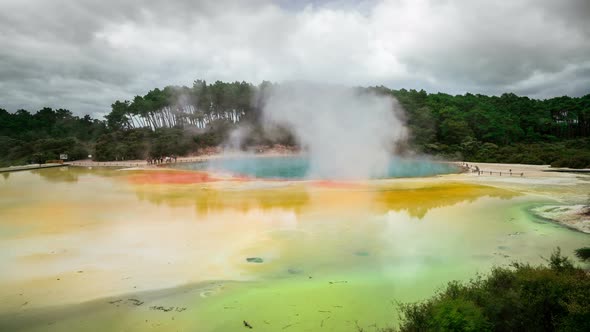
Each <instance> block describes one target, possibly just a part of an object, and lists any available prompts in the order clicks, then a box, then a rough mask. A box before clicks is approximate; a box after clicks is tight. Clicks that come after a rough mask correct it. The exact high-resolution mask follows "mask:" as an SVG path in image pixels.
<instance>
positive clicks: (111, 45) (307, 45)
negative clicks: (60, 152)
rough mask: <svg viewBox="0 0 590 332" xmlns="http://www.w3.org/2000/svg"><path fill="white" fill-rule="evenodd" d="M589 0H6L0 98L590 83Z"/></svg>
mask: <svg viewBox="0 0 590 332" xmlns="http://www.w3.org/2000/svg"><path fill="white" fill-rule="evenodd" d="M588 17H590V1H588V0H579V1H578V0H571V1H568V0H562V1H553V0H506V1H489V0H486V1H476V0H464V1H450V0H449V1H445V0H440V1H435V0H432V1H428V0H412V1H410V0H407V1H406V0H391V1H390V0H365V1H362V0H358V1H354V0H334V1H320V0H313V1H312V0H308V1H288V0H235V1H229V0H211V1H206V0H200V1H199V0H196V1H195V0H180V1H172V0H170V1H162V0H158V1H152V0H129V1H124V0H100V1H91V0H76V1H72V0H0V45H1V46H0V107H1V108H5V109H7V110H9V111H16V110H17V109H19V108H25V109H29V110H36V109H38V108H41V107H43V106H51V107H64V108H68V109H71V110H72V111H73V112H74V113H77V114H88V113H90V114H93V115H95V116H97V115H100V114H104V113H106V112H108V111H109V109H110V104H111V103H112V102H113V101H114V100H116V99H121V100H123V99H131V98H132V97H133V96H134V95H137V94H142V95H143V94H145V93H146V92H147V91H148V90H150V89H153V88H155V87H163V86H166V85H171V84H172V85H191V84H192V82H193V80H195V79H199V78H201V79H206V80H207V81H215V80H226V81H235V80H240V81H241V80H246V81H249V82H252V83H255V84H258V83H260V82H261V81H262V80H271V81H277V82H280V81H288V80H312V81H318V82H328V83H341V84H346V85H385V86H388V87H391V88H415V89H425V90H427V91H429V92H437V91H442V92H447V93H452V94H455V93H464V92H466V91H469V92H473V93H484V94H501V93H503V92H510V91H511V92H515V93H517V94H521V95H528V96H531V97H536V98H547V97H553V96H561V95H570V96H580V95H584V94H587V93H590V19H588Z"/></svg>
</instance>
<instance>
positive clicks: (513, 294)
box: [400, 248, 590, 332]
mask: <svg viewBox="0 0 590 332" xmlns="http://www.w3.org/2000/svg"><path fill="white" fill-rule="evenodd" d="M584 249H589V248H584ZM585 252H586V253H588V252H587V251H585ZM548 261H549V266H531V265H528V264H518V263H514V264H513V265H512V266H511V267H497V268H494V269H492V271H491V273H490V274H489V275H488V276H486V277H479V278H477V279H475V280H472V281H470V282H468V283H465V284H463V283H458V282H456V281H455V282H451V283H449V284H448V285H447V287H446V288H445V289H444V290H443V291H441V292H439V293H438V294H436V295H435V296H434V297H433V298H430V299H428V300H426V301H424V302H421V303H410V304H402V305H401V306H400V311H401V313H402V320H401V324H400V331H402V332H403V331H406V332H413V331H590V276H589V275H588V274H587V273H586V272H585V271H583V270H582V269H579V268H576V267H574V265H573V264H572V263H571V262H570V260H569V259H568V258H567V257H563V256H562V255H561V252H560V250H559V248H558V249H557V250H556V251H555V252H554V253H553V254H552V255H551V258H550V259H549V260H548Z"/></svg>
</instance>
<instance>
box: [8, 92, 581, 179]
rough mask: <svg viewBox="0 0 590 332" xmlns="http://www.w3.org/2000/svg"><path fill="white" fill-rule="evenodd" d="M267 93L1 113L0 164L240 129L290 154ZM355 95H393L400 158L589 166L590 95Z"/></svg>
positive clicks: (172, 95) (167, 96)
mask: <svg viewBox="0 0 590 332" xmlns="http://www.w3.org/2000/svg"><path fill="white" fill-rule="evenodd" d="M269 86H271V83H268V82H263V83H262V84H260V85H259V86H254V85H252V84H249V83H246V82H234V83H224V82H220V81H217V82H215V83H213V84H207V83H206V82H204V81H201V80H198V81H195V82H194V84H193V86H192V87H185V86H183V87H172V86H169V87H166V88H164V89H154V90H152V91H149V92H148V93H147V94H146V95H144V96H136V97H135V98H133V100H132V101H115V102H114V103H113V104H112V109H111V111H110V113H109V114H108V115H107V116H106V117H105V120H96V119H92V118H90V117H89V116H84V117H83V118H79V117H77V116H73V115H72V114H71V113H70V112H69V111H67V110H61V109H60V110H51V109H48V108H44V109H42V110H40V111H38V112H37V113H35V114H31V113H29V112H27V111H24V110H19V111H17V112H16V113H12V114H11V113H8V112H7V111H5V110H1V109H0V164H4V165H5V164H9V163H13V164H16V163H24V162H28V161H34V162H38V161H44V160H47V159H56V158H57V157H58V155H57V154H58V153H68V154H69V155H70V159H77V158H82V157H84V156H86V155H87V154H88V153H90V154H93V156H94V158H95V159H96V160H121V159H143V158H147V157H149V156H159V155H162V154H177V155H182V154H185V153H188V152H196V151H197V150H198V149H200V148H205V147H211V146H218V145H220V144H221V143H223V142H227V140H228V137H229V136H230V133H231V132H232V129H234V128H236V127H237V126H238V125H239V126H241V127H243V128H247V130H244V133H243V135H242V137H241V139H240V144H241V147H242V148H244V147H248V146H250V147H251V146H255V145H269V144H274V143H280V144H285V145H295V144H296V143H295V140H294V139H293V136H292V135H291V134H290V133H289V132H288V130H286V129H285V128H276V129H275V130H274V132H272V133H269V132H268V130H263V129H262V125H261V123H260V113H261V108H262V97H261V96H264V94H265V92H266V91H267V90H266V89H267V88H268V87H269ZM359 89H364V90H370V91H373V92H375V93H377V94H385V95H392V96H394V97H396V98H397V100H398V101H399V103H400V104H401V106H402V107H403V108H404V110H405V112H406V119H405V120H406V122H407V124H408V127H409V128H410V132H411V137H410V140H409V143H407V144H405V145H404V146H400V147H398V148H399V150H400V151H409V150H417V151H418V152H421V153H428V154H434V155H439V156H442V157H444V158H447V159H461V160H467V161H482V162H506V163H527V164H551V165H553V166H556V167H574V168H584V167H588V166H590V94H589V95H586V96H584V97H581V98H570V97H559V98H552V99H547V100H535V99H530V98H528V97H519V96H516V95H514V94H511V93H509V94H503V95H502V96H499V97H496V96H491V97H490V96H484V95H473V94H469V93H468V94H465V95H457V96H451V95H448V94H444V93H436V94H428V93H426V92H425V91H423V90H421V91H416V90H405V89H402V90H391V89H387V88H385V87H372V88H359ZM359 116H362V112H359Z"/></svg>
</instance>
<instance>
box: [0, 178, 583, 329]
mask: <svg viewBox="0 0 590 332" xmlns="http://www.w3.org/2000/svg"><path fill="white" fill-rule="evenodd" d="M236 173H241V172H236ZM442 173H448V172H442ZM200 174H201V173H200V172H194V171H186V170H135V171H124V170H113V169H104V168H94V169H88V168H59V169H45V170H39V171H26V172H18V173H10V175H9V176H8V177H4V178H3V179H0V239H1V241H0V270H1V271H2V273H1V274H0V299H1V301H0V330H1V331H239V330H243V329H246V327H245V326H244V321H246V322H247V323H248V324H249V325H251V326H252V327H253V329H255V330H257V331H356V330H357V329H358V328H359V327H360V328H364V329H365V330H369V331H371V330H375V329H376V328H378V327H386V326H395V324H396V321H397V319H398V317H397V313H396V305H397V303H398V302H407V301H419V300H421V299H424V298H426V297H429V296H431V295H432V294H433V292H434V291H435V290H437V289H439V288H441V287H442V286H444V284H445V283H446V282H448V281H450V280H453V279H458V280H468V279H469V278H472V277H474V276H475V275H476V274H477V273H485V272H487V271H488V270H489V268H490V267H492V266H494V265H502V264H508V263H510V262H513V261H523V262H531V263H533V264H537V263H543V258H542V257H548V256H549V255H550V253H551V251H552V250H553V248H555V247H557V246H560V247H561V248H562V252H563V253H565V254H568V255H571V253H572V251H573V250H574V249H576V248H579V247H582V246H587V245H588V244H589V241H590V237H589V235H587V234H584V233H580V232H577V231H574V230H571V229H568V228H565V227H562V226H560V225H558V224H555V223H553V222H550V221H547V220H541V219H538V218H536V217H535V216H533V215H532V214H531V213H530V212H529V210H530V208H531V207H532V206H538V205H542V204H551V203H555V202H556V201H558V202H559V203H562V204H563V203H572V204H574V203H579V202H581V201H583V200H585V199H587V197H586V196H585V195H586V194H587V192H589V191H590V182H588V181H587V179H586V178H584V177H580V178H567V179H566V180H563V181H562V180H560V181H557V180H554V179H548V180H543V179H541V180H539V179H517V180H518V181H517V180H507V179H499V178H492V177H490V178H489V181H488V180H486V179H485V178H473V177H469V176H467V175H453V174H450V175H443V176H431V177H413V178H398V179H376V180H371V181H355V182H350V181H349V182H333V181H332V182H324V181H288V180H287V181H286V180H277V178H288V177H289V176H276V175H271V176H268V177H267V178H273V180H272V181H269V180H268V179H261V180H258V179H256V178H248V179H243V178H215V177H214V176H209V177H206V176H203V175H200ZM429 175H432V174H429ZM502 181H505V182H502ZM527 181H528V182H527ZM248 258H258V259H257V260H251V262H249V261H248Z"/></svg>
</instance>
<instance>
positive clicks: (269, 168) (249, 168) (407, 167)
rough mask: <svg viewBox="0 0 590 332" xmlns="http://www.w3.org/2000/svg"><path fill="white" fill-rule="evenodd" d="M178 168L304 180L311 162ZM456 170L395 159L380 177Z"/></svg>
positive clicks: (246, 160)
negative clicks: (385, 173)
mask: <svg viewBox="0 0 590 332" xmlns="http://www.w3.org/2000/svg"><path fill="white" fill-rule="evenodd" d="M174 167H176V168H182V169H191V170H208V171H220V172H229V173H232V174H235V175H242V176H249V177H256V178H270V179H303V178H305V177H306V176H307V175H308V173H309V168H310V162H309V160H308V159H307V158H305V157H300V156H297V157H265V158H260V157H228V158H221V159H212V160H208V161H205V162H198V163H186V164H178V165H175V166H174ZM457 171H458V169H457V167H456V166H454V165H452V164H449V163H440V162H435V161H431V160H428V159H401V158H392V159H391V162H390V164H389V168H388V172H387V175H385V176H382V177H380V178H402V177H422V176H432V175H437V174H450V173H456V172H457Z"/></svg>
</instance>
